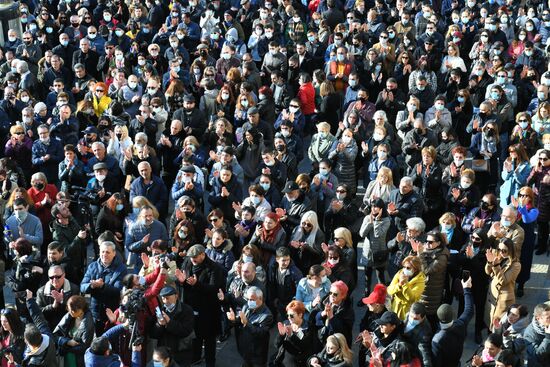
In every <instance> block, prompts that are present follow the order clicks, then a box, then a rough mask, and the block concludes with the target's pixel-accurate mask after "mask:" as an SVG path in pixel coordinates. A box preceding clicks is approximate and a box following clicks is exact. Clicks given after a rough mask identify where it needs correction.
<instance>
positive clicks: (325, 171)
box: [319, 168, 328, 177]
mask: <svg viewBox="0 0 550 367" xmlns="http://www.w3.org/2000/svg"><path fill="white" fill-rule="evenodd" d="M319 174H320V175H321V176H323V177H328V169H326V168H319Z"/></svg>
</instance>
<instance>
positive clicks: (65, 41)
mask: <svg viewBox="0 0 550 367" xmlns="http://www.w3.org/2000/svg"><path fill="white" fill-rule="evenodd" d="M59 43H60V44H61V46H63V47H67V45H68V44H69V41H67V40H63V41H61V42H59Z"/></svg>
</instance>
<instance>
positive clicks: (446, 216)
mask: <svg viewBox="0 0 550 367" xmlns="http://www.w3.org/2000/svg"><path fill="white" fill-rule="evenodd" d="M447 221H450V222H452V223H453V226H456V215H454V214H453V213H451V212H447V213H444V214H443V215H442V216H441V217H439V224H443V223H444V222H447Z"/></svg>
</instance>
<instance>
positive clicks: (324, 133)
mask: <svg viewBox="0 0 550 367" xmlns="http://www.w3.org/2000/svg"><path fill="white" fill-rule="evenodd" d="M319 136H321V138H322V139H326V138H327V136H328V133H326V132H324V131H323V132H321V133H319Z"/></svg>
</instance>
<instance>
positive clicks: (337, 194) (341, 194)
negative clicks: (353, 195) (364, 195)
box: [336, 192, 346, 201]
mask: <svg viewBox="0 0 550 367" xmlns="http://www.w3.org/2000/svg"><path fill="white" fill-rule="evenodd" d="M345 198H346V194H345V193H343V192H337V193H336V199H338V200H340V201H342V200H344V199H345Z"/></svg>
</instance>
